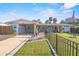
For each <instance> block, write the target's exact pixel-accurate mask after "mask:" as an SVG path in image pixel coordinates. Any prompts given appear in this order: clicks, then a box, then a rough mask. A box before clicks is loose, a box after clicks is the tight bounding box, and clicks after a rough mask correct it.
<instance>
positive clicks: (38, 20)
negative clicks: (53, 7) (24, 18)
mask: <svg viewBox="0 0 79 59" xmlns="http://www.w3.org/2000/svg"><path fill="white" fill-rule="evenodd" d="M32 21H33V22H38V23H40V24H42V22H41V21H40V19H37V20H32Z"/></svg>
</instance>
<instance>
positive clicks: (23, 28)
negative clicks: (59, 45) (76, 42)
mask: <svg viewBox="0 0 79 59" xmlns="http://www.w3.org/2000/svg"><path fill="white" fill-rule="evenodd" d="M6 24H9V25H11V26H12V28H13V29H14V30H16V34H36V32H45V30H46V29H47V30H48V32H50V33H51V32H62V31H64V32H68V31H70V28H71V27H72V25H69V24H39V23H38V22H33V21H29V20H26V19H19V20H15V21H10V22H6Z"/></svg>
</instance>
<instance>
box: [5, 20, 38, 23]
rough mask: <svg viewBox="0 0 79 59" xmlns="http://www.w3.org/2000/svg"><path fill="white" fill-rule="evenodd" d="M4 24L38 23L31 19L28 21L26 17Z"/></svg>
mask: <svg viewBox="0 0 79 59" xmlns="http://www.w3.org/2000/svg"><path fill="white" fill-rule="evenodd" d="M6 24H38V23H37V22H33V21H29V20H26V19H18V20H14V21H9V22H6Z"/></svg>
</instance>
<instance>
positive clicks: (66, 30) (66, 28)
mask: <svg viewBox="0 0 79 59" xmlns="http://www.w3.org/2000/svg"><path fill="white" fill-rule="evenodd" d="M70 28H71V26H64V28H63V31H64V32H70Z"/></svg>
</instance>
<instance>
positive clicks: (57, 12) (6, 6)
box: [0, 3, 79, 22]
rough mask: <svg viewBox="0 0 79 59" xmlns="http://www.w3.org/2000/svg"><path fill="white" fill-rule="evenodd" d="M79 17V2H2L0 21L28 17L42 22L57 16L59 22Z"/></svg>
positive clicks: (0, 4) (0, 5)
mask: <svg viewBox="0 0 79 59" xmlns="http://www.w3.org/2000/svg"><path fill="white" fill-rule="evenodd" d="M73 10H75V17H76V18H79V3H70V4H69V3H0V22H7V21H11V20H18V19H27V20H37V19H40V20H41V21H42V22H44V21H45V20H47V19H49V17H53V18H57V20H58V22H60V21H61V20H65V19H66V18H69V17H72V12H73Z"/></svg>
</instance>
